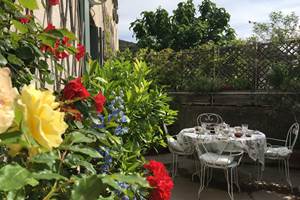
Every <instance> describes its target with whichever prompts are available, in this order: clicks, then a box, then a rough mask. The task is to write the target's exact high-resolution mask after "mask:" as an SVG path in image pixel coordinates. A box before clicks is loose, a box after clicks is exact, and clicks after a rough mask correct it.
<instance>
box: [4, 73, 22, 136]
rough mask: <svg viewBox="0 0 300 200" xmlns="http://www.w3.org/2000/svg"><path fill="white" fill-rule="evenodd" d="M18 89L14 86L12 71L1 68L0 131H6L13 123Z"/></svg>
mask: <svg viewBox="0 0 300 200" xmlns="http://www.w3.org/2000/svg"><path fill="white" fill-rule="evenodd" d="M17 95H18V91H17V90H16V89H15V88H13V87H12V83H11V77H10V71H9V69H8V68H0V133H4V132H5V131H7V129H8V128H9V127H10V126H11V125H12V123H13V120H14V117H15V114H14V102H15V98H16V96H17Z"/></svg>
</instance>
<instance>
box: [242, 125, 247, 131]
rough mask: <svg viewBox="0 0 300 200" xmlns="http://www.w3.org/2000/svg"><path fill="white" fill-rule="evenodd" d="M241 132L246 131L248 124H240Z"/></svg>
mask: <svg viewBox="0 0 300 200" xmlns="http://www.w3.org/2000/svg"><path fill="white" fill-rule="evenodd" d="M242 131H243V133H246V132H247V131H248V124H242Z"/></svg>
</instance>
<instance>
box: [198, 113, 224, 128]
mask: <svg viewBox="0 0 300 200" xmlns="http://www.w3.org/2000/svg"><path fill="white" fill-rule="evenodd" d="M223 122H224V121H223V119H222V117H221V116H220V115H218V114H215V113H202V114H200V115H198V117H197V125H198V126H201V124H202V123H206V124H208V125H216V124H221V123H223Z"/></svg>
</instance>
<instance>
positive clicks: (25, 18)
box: [19, 17, 30, 24]
mask: <svg viewBox="0 0 300 200" xmlns="http://www.w3.org/2000/svg"><path fill="white" fill-rule="evenodd" d="M19 21H20V22H21V23H22V24H27V23H29V22H30V18H28V17H22V18H20V19H19Z"/></svg>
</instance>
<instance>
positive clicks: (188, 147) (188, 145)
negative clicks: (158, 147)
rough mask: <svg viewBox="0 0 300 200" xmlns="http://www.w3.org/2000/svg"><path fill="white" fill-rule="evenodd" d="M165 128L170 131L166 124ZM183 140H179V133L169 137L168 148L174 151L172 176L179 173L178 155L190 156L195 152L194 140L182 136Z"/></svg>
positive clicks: (166, 131)
mask: <svg viewBox="0 0 300 200" xmlns="http://www.w3.org/2000/svg"><path fill="white" fill-rule="evenodd" d="M163 128H164V131H165V133H166V134H169V133H168V128H167V126H166V124H163ZM182 139H183V140H182V141H180V142H179V141H177V135H175V136H169V137H168V138H167V142H168V148H169V150H170V152H171V153H172V178H175V176H176V175H177V169H178V156H189V155H192V154H193V153H194V147H193V145H192V142H191V141H189V140H188V139H187V138H182Z"/></svg>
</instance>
